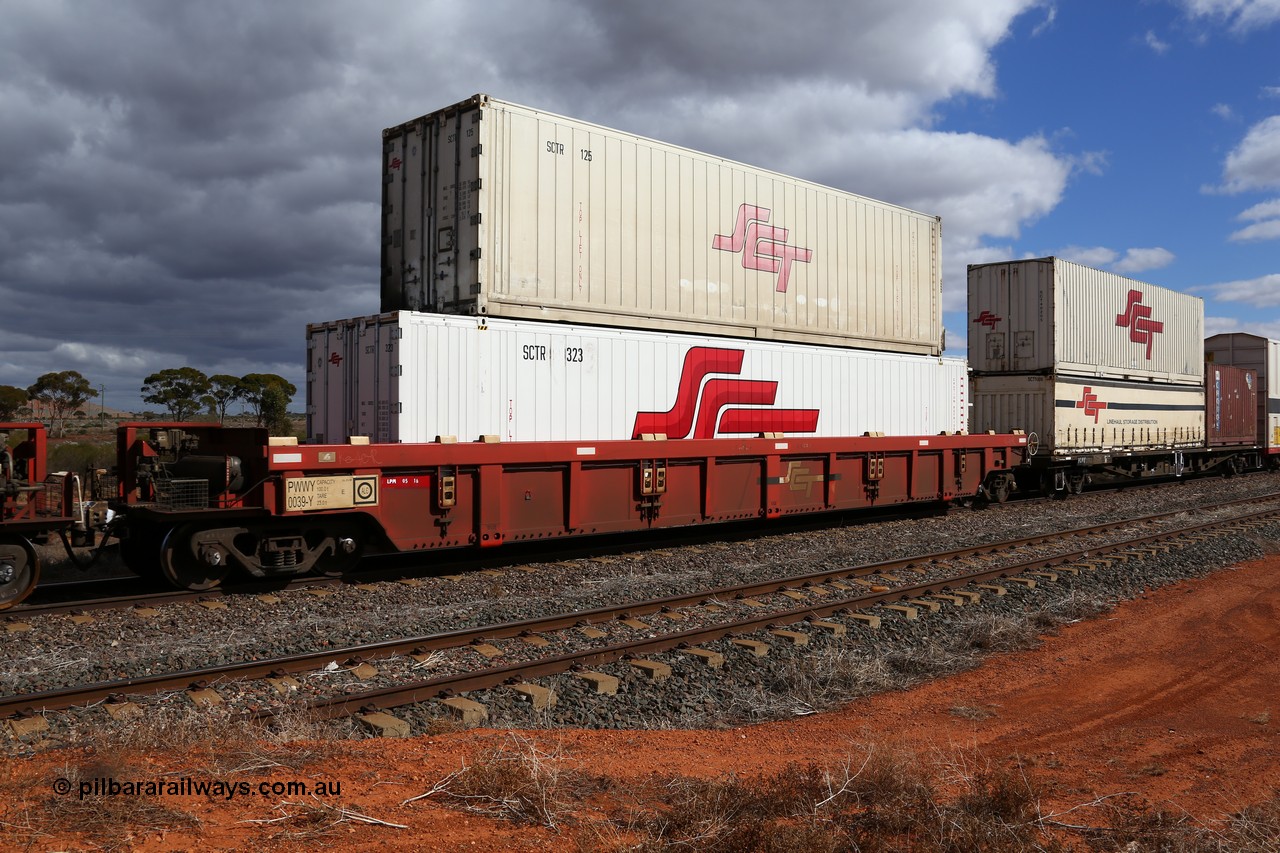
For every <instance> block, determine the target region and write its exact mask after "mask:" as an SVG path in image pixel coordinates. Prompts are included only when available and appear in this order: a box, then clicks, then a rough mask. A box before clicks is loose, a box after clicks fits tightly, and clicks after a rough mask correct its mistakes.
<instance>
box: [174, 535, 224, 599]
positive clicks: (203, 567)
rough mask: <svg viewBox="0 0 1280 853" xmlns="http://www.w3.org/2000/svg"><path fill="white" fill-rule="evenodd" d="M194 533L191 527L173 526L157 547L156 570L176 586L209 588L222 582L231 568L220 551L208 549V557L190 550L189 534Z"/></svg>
mask: <svg viewBox="0 0 1280 853" xmlns="http://www.w3.org/2000/svg"><path fill="white" fill-rule="evenodd" d="M196 532H197V531H196V530H195V529H194V528H192V527H175V528H174V529H173V530H170V531H169V535H167V536H165V538H164V544H163V545H161V546H160V571H161V572H163V573H164V576H165V579H166V580H167V581H169V583H171V584H173V585H174V586H176V587H177V588H178V589H190V590H196V591H200V590H206V589H213V588H214V587H216V586H217V585H218V584H220V583H222V579H223V578H225V577H226V576H227V572H228V571H229V570H230V568H231V567H230V566H229V565H227V561H226V559H225V557H222V556H221V554H220V552H217V551H210V552H208V553H209V554H210V555H211V556H210V557H209V558H207V559H201V558H199V557H197V556H196V555H195V554H194V553H193V552H192V550H191V543H192V537H193V536H194V535H195V534H196Z"/></svg>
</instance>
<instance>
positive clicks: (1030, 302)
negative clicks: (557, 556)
mask: <svg viewBox="0 0 1280 853" xmlns="http://www.w3.org/2000/svg"><path fill="white" fill-rule="evenodd" d="M382 170H383V174H382V192H383V198H382V202H383V204H382V211H383V213H382V216H383V221H382V234H383V239H382V257H381V299H382V305H381V309H382V313H380V314H378V315H374V316H368V317H361V318H354V319H345V320H335V321H329V322H319V323H315V324H313V325H311V326H309V327H308V328H307V340H306V344H307V382H306V387H307V420H308V436H307V440H306V441H305V442H301V443H300V442H298V441H297V440H296V439H293V438H276V437H269V436H268V435H267V434H266V433H265V431H263V430H260V429H249V428H226V427H222V426H219V425H214V424H207V423H171V424H155V423H150V424H141V423H139V424H123V425H121V426H120V427H119V430H118V434H117V447H116V451H117V452H116V457H117V458H116V465H115V467H114V469H113V470H112V471H111V472H110V473H109V474H106V475H105V476H95V477H94V484H95V486H96V488H97V495H98V497H99V498H100V499H99V500H98V501H97V502H96V503H94V504H92V510H91V511H90V512H88V514H86V511H85V510H84V508H83V507H84V506H85V505H84V503H83V502H77V501H74V500H72V499H71V498H70V497H68V496H67V495H68V492H67V490H66V485H65V480H64V481H62V485H59V484H58V483H55V482H54V481H52V480H50V481H46V482H41V481H40V478H39V477H37V476H34V475H35V474H37V473H39V471H38V466H36V465H30V466H28V469H27V471H26V472H24V476H25V479H20V478H17V477H16V476H14V475H12V474H11V475H10V477H11V479H10V480H9V481H7V482H8V484H9V485H8V486H7V487H6V488H7V491H6V503H5V512H4V515H3V518H2V519H0V608H3V607H6V606H9V605H11V604H13V603H15V602H16V601H18V600H21V598H22V597H24V596H25V595H26V594H27V593H29V592H30V589H31V588H32V586H34V584H35V582H36V578H38V575H39V563H38V560H37V558H36V552H35V550H34V549H33V548H32V547H31V545H30V542H29V538H30V537H33V536H47V535H48V534H49V533H51V532H54V531H56V532H58V533H59V534H62V533H65V532H68V531H77V530H80V529H81V528H84V527H86V519H94V520H96V522H97V524H96V525H94V524H90V525H88V526H90V527H96V528H97V529H99V530H101V531H102V532H103V534H104V539H103V541H104V542H105V541H108V540H110V541H118V547H119V551H120V554H121V556H122V558H123V560H124V561H125V563H126V564H127V565H129V566H130V567H131V568H132V569H134V570H135V571H136V572H138V573H139V574H143V575H157V576H161V577H163V578H164V579H165V580H167V581H168V582H169V583H171V584H173V585H175V586H178V587H185V588H190V589H207V588H211V587H213V586H215V585H217V584H219V583H221V582H222V580H223V579H224V578H225V577H227V576H228V575H229V574H231V573H237V574H240V575H248V576H253V577H261V578H271V577H282V576H290V575H296V574H303V573H321V574H339V573H344V572H346V571H348V570H350V569H351V568H352V567H354V566H355V565H356V564H357V563H358V562H359V561H360V559H361V558H362V557H364V556H367V555H373V554H385V553H405V552H409V553H413V552H429V551H436V550H441V549H450V548H493V547H498V546H504V545H508V544H510V543H517V542H530V541H539V540H543V541H545V540H551V539H565V538H571V537H579V536H585V535H592V534H607V533H624V532H637V531H646V530H663V529H669V528H674V527H680V526H689V525H699V524H711V523H718V522H728V521H735V520H736V521H742V520H759V521H768V520H770V519H776V518H780V517H783V516H791V515H800V514H809V513H821V512H830V511H835V510H857V509H861V508H866V507H874V506H888V505H894V504H905V503H911V502H948V501H955V500H968V499H972V498H985V499H990V500H996V501H1002V500H1004V499H1006V498H1007V497H1008V496H1009V495H1010V494H1011V493H1013V492H1014V491H1017V490H1019V489H1022V490H1040V489H1049V490H1058V491H1074V490H1078V489H1079V488H1082V487H1083V485H1084V483H1085V482H1086V481H1087V480H1088V479H1089V478H1090V477H1092V476H1101V475H1103V474H1112V475H1116V476H1124V477H1135V476H1142V475H1145V474H1148V473H1154V472H1157V471H1160V470H1163V469H1165V468H1168V469H1170V470H1171V471H1172V472H1173V473H1181V472H1183V471H1191V472H1208V471H1218V470H1220V471H1226V472H1232V471H1235V470H1237V469H1243V468H1250V467H1259V466H1261V465H1263V464H1264V463H1265V461H1266V460H1267V459H1268V458H1269V459H1275V458H1277V457H1276V456H1275V455H1269V454H1274V453H1275V452H1276V451H1277V449H1280V448H1278V447H1277V445H1280V429H1277V431H1276V432H1275V433H1274V437H1275V441H1274V442H1273V443H1271V444H1268V442H1267V441H1265V440H1261V439H1260V438H1259V436H1260V433H1259V432H1258V430H1259V429H1260V428H1261V426H1265V425H1266V424H1267V423H1268V422H1267V421H1266V420H1265V419H1266V418H1267V417H1269V416H1268V415H1267V414H1266V407H1267V400H1268V396H1267V394H1266V392H1265V387H1266V381H1267V380H1268V379H1269V378H1270V377H1271V376H1275V375H1276V372H1277V369H1278V367H1280V366H1278V365H1277V364H1276V363H1275V361H1274V358H1275V349H1274V346H1273V345H1271V344H1266V342H1264V344H1266V346H1264V348H1263V350H1262V356H1261V359H1262V361H1261V363H1258V358H1259V356H1258V353H1257V351H1256V350H1257V348H1256V347H1254V348H1250V347H1249V346H1246V345H1245V343H1243V342H1238V343H1237V342H1234V341H1233V342H1230V344H1229V345H1228V344H1227V343H1224V344H1223V345H1222V346H1220V347H1218V348H1216V349H1211V353H1212V354H1213V358H1214V362H1213V367H1212V370H1211V376H1212V378H1210V379H1205V374H1204V366H1203V364H1202V363H1201V362H1200V360H1199V356H1198V355H1197V356H1196V357H1195V358H1194V359H1193V358H1192V357H1191V353H1192V352H1193V351H1194V352H1195V353H1199V352H1201V350H1200V345H1201V341H1200V335H1201V334H1202V325H1203V323H1202V321H1201V319H1200V318H1201V316H1202V308H1201V307H1200V301H1199V300H1193V299H1190V298H1188V297H1181V296H1179V295H1177V294H1171V293H1170V292H1168V291H1162V290H1160V289H1159V288H1153V287H1152V286H1150V285H1144V284H1141V283H1138V282H1130V281H1128V280H1127V279H1119V278H1118V277H1115V276H1109V275H1108V274H1105V273H1100V272H1097V271H1090V270H1085V268H1082V267H1075V266H1074V265H1069V264H1065V263H1064V262H1061V261H1055V260H1053V259H1043V260H1040V261H1034V262H1011V263H1009V264H1005V265H991V266H984V267H975V268H972V270H971V273H970V311H971V315H972V316H971V317H970V319H971V320H972V323H971V324H970V328H971V339H970V356H971V358H973V359H974V365H973V368H974V369H973V374H972V376H971V375H970V372H969V369H968V366H967V365H966V364H965V362H964V361H963V360H960V359H953V358H945V357H943V356H942V351H943V349H944V344H943V330H942V314H941V305H942V276H941V267H942V265H941V224H940V221H939V219H938V218H937V217H934V216H928V215H925V214H921V213H917V212H914V211H910V210H906V209H904V208H900V207H896V206H893V205H888V204H884V203H882V202H877V201H873V200H871V199H867V198H863V197H861V196H856V195H852V194H850V193H845V192H841V191H837V190H833V189H830V188H828V187H823V186H819V185H816V184H811V183H807V182H804V181H800V180H796V179H794V178H788V177H785V176H783V175H779V174H776V173H772V172H767V171H763V170H759V169H755V168H752V167H749V166H744V165H742V164H738V163H733V162H729V161H726V160H722V159H720V158H716V157H711V156H709V155H705V154H700V153H698V152H695V151H690V150H688V149H684V148H679V147H676V146H671V145H666V144H663V143H660V142H655V141H653V140H648V139H644V138H641V137H636V136H632V135H629V134H624V133H620V132H617V131H613V130H609V129H607V128H602V127H598V126H595V125H590V124H586V123H584V122H580V121H576V120H573V119H568V118H564V117H561V116H556V115H552V114H549V113H544V112H539V111H536V110H531V109H528V108H525V107H520V106H517V105H514V104H510V103H505V102H502V101H498V100H496V99H492V98H489V97H487V96H483V95H477V96H475V97H474V98H471V99H469V100H467V101H464V102H462V103H460V104H456V105H454V106H451V107H449V108H447V109H444V110H440V111H438V112H436V113H432V114H430V115H427V116H423V117H422V118H419V119H416V120H414V121H411V122H408V123H406V124H404V125H401V126H398V127H394V128H391V129H389V130H387V131H385V132H384V135H383V146H382ZM1001 270H1003V272H1001ZM1072 276H1078V277H1079V279H1080V281H1081V282H1084V283H1082V284H1077V283H1076V279H1075V278H1072ZM1087 288H1093V289H1092V290H1088V292H1087V293H1086V289H1087ZM1081 300H1083V301H1081ZM1112 303H1115V304H1114V305H1113V304H1112ZM1073 312H1074V313H1073ZM1090 312H1094V313H1098V316H1099V317H1101V319H1102V320H1104V321H1106V322H1102V323H1100V325H1099V327H1098V328H1097V329H1095V330H1093V331H1092V332H1090V333H1089V336H1087V337H1086V338H1085V339H1082V340H1080V341H1076V340H1075V339H1074V338H1071V337H1070V336H1064V335H1063V334H1062V333H1061V332H1055V330H1059V329H1063V328H1069V325H1068V326H1064V325H1062V323H1063V322H1067V323H1068V324H1070V323H1077V322H1083V320H1082V319H1081V318H1088V316H1089V313H1090ZM1046 317H1048V318H1050V319H1049V320H1046V319H1045V318H1046ZM1053 318H1057V319H1056V320H1055V319H1053ZM1095 319H1096V318H1095ZM1103 327H1105V328H1103ZM1166 347H1172V348H1173V350H1172V354H1171V353H1170V350H1169V349H1166ZM1266 347H1271V349H1267V348H1266ZM979 355H981V358H979V357H978V356H979ZM1236 358H1239V360H1240V364H1241V365H1242V367H1247V368H1249V370H1247V371H1246V370H1244V369H1241V370H1238V371H1235V372H1232V371H1230V370H1229V369H1228V368H1229V367H1230V365H1229V363H1230V362H1231V361H1232V360H1233V359H1236ZM1268 359H1272V360H1270V361H1268ZM1220 369H1221V371H1222V372H1219V371H1220ZM1201 382H1207V383H1208V384H1207V385H1202V384H1200V383H1201ZM1126 383H1127V384H1126ZM1206 387H1208V388H1209V390H1210V394H1209V395H1207V396H1206V394H1205V388H1206ZM1242 389H1243V390H1244V391H1250V390H1252V391H1254V392H1256V396H1254V397H1247V398H1242V397H1240V394H1239V393H1238V392H1241V391H1242ZM1119 392H1123V393H1119ZM1125 395H1128V396H1125ZM971 403H972V404H976V405H973V406H972V407H971ZM1251 405H1252V406H1256V407H1259V410H1260V411H1261V412H1262V413H1263V414H1261V415H1260V417H1261V418H1262V419H1263V420H1262V422H1261V424H1259V423H1257V422H1256V420H1255V419H1254V418H1253V417H1252V415H1251V414H1250V415H1245V414H1241V413H1242V412H1243V411H1244V410H1245V409H1247V408H1248V407H1249V406H1251ZM1232 406H1236V407H1237V408H1231V407H1232ZM1206 407H1208V408H1206ZM1215 407H1216V408H1215ZM971 408H972V411H973V412H974V413H976V418H975V417H974V416H973V415H971ZM1077 410H1078V411H1077ZM1252 411H1253V410H1250V412H1252ZM1085 419H1087V420H1088V424H1087V425H1086V424H1085V423H1084V420H1085ZM1246 422H1251V423H1253V430H1252V431H1251V432H1249V433H1248V434H1247V435H1246V434H1245V428H1246V427H1247V426H1248V424H1247V423H1246ZM1276 426H1277V427H1278V428H1280V423H1277V424H1276ZM1237 427H1240V428H1241V429H1240V430H1237V429H1236V428H1237ZM1108 430H1110V431H1109V432H1108ZM1268 435H1271V433H1268ZM27 449H28V450H30V451H31V452H30V453H28V454H27V455H28V456H29V457H30V458H34V457H35V456H37V455H38V456H40V457H41V458H43V448H42V447H41V448H40V449H39V452H36V451H35V449H34V448H27ZM0 485H5V483H4V482H0ZM42 494H58V495H61V496H62V497H61V498H60V499H59V500H56V501H44V500H40V501H38V500H37V498H36V496H39V495H42ZM10 496H11V497H12V500H10ZM32 517H37V518H39V519H41V520H39V521H38V522H36V523H35V524H34V525H33V524H32V523H31V521H30V519H31V518H32ZM108 518H110V520H109V521H108V520H107V519H108ZM93 536H94V533H93V532H92V531H87V532H80V533H79V538H80V540H81V541H84V540H86V539H87V538H91V537H93ZM68 542H70V540H68ZM102 547H103V546H102V545H99V548H102Z"/></svg>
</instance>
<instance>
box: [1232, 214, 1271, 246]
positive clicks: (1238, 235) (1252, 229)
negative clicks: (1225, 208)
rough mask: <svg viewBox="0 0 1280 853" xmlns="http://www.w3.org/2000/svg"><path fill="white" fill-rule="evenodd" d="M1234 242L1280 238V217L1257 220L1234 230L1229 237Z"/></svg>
mask: <svg viewBox="0 0 1280 853" xmlns="http://www.w3.org/2000/svg"><path fill="white" fill-rule="evenodd" d="M1228 239H1229V240H1231V241H1232V242H1234V243H1251V242H1255V241H1259V240H1276V239H1280V219H1270V220H1267V221H1266V222H1256V223H1254V224H1253V225H1250V226H1248V227H1245V228H1241V229H1240V230H1239V231H1233V232H1232V233H1231V236H1230V237H1229V238H1228Z"/></svg>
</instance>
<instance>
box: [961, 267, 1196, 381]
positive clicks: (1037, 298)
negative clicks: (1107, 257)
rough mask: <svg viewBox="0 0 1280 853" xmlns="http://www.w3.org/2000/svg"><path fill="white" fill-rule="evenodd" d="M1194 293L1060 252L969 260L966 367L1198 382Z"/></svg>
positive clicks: (981, 369)
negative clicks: (1064, 257)
mask: <svg viewBox="0 0 1280 853" xmlns="http://www.w3.org/2000/svg"><path fill="white" fill-rule="evenodd" d="M1203 342H1204V300H1202V299H1200V298H1199V297H1197V296H1188V295H1187V294H1185V293H1179V292H1177V291H1174V290H1168V289H1166V288H1163V287H1157V286H1156V285H1153V284H1146V283H1144V282H1140V281H1134V280H1133V279H1129V278H1125V277H1124V276H1119V275H1116V274H1115V273H1109V272H1103V271H1102V270H1095V269H1091V268H1089V267H1085V266H1081V265H1080V264H1075V263H1072V262H1070V261H1064V260H1062V259H1061V258H1037V259H1034V260H1025V261H1007V262H1003V263H995V264H973V265H970V266H969V364H970V366H971V367H972V368H973V371H974V373H1065V374H1074V375H1078V376H1096V377H1108V378H1111V379H1149V380H1152V381H1156V382H1173V383H1179V384H1187V385H1191V384H1196V385H1198V384H1201V383H1202V382H1203V381H1204V353H1203Z"/></svg>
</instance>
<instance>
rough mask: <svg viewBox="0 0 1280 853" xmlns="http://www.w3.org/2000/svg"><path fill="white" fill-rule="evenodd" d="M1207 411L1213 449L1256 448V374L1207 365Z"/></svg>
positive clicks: (1206, 421) (1228, 367) (1249, 371)
mask: <svg viewBox="0 0 1280 853" xmlns="http://www.w3.org/2000/svg"><path fill="white" fill-rule="evenodd" d="M1204 408H1205V427H1206V432H1207V435H1208V439H1209V446H1210V447H1223V446H1227V445H1233V444H1239V445H1251V444H1257V443H1258V435H1257V432H1258V374H1257V371H1255V370H1249V369H1247V368H1243V367H1232V366H1230V365H1227V364H1215V363H1214V362H1212V361H1210V362H1206V363H1205V366H1204Z"/></svg>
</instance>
